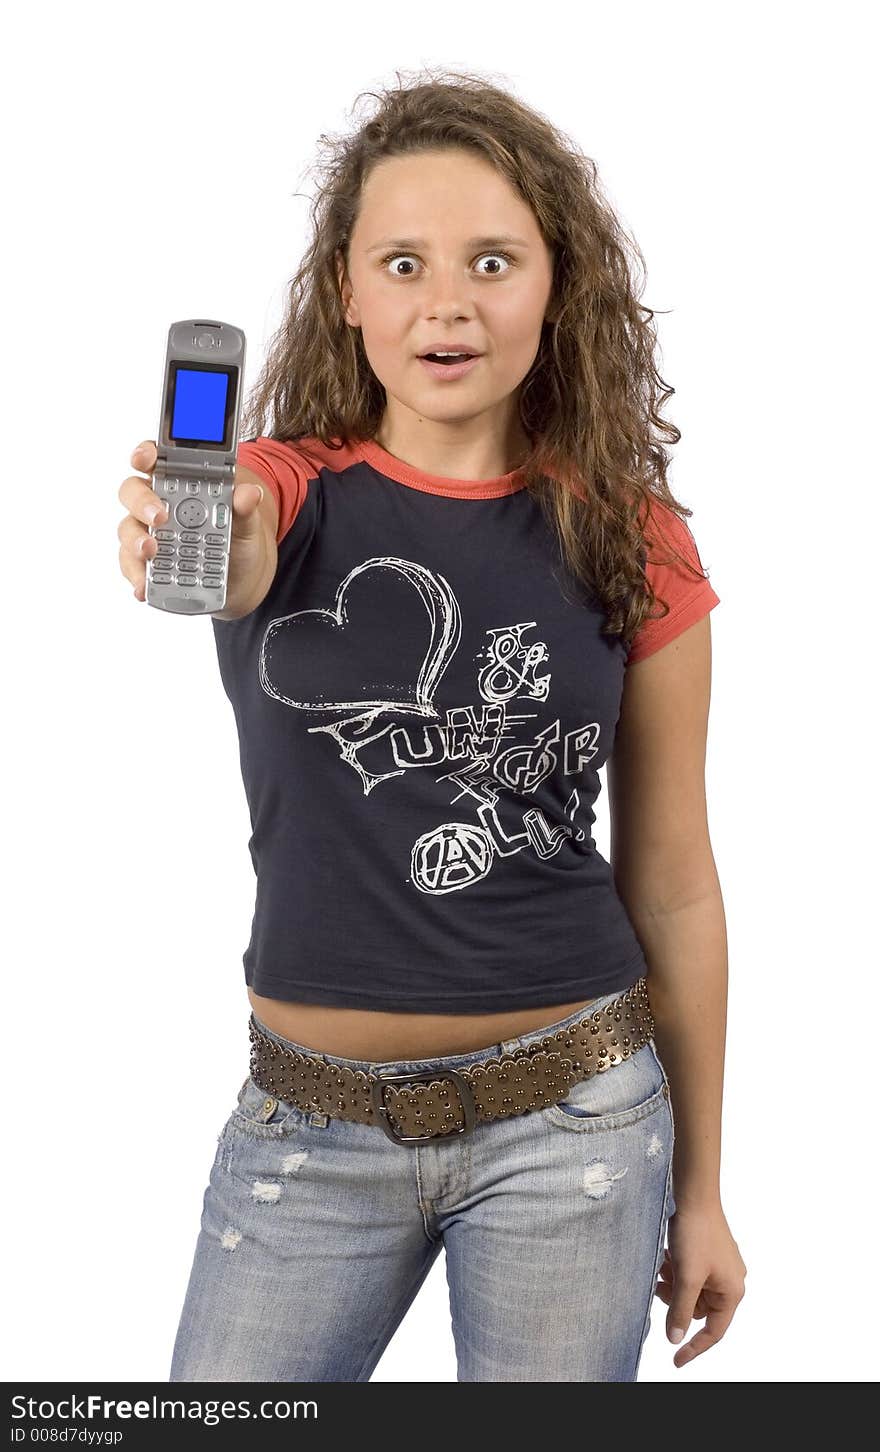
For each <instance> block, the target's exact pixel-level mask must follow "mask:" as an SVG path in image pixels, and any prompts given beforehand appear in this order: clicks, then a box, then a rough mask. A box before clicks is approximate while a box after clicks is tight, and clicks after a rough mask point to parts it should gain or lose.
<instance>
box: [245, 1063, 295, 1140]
mask: <svg viewBox="0 0 880 1452" xmlns="http://www.w3.org/2000/svg"><path fill="white" fill-rule="evenodd" d="M302 1120H303V1112H302V1110H301V1109H300V1108H298V1106H297V1105H296V1104H294V1103H292V1101H291V1100H289V1099H279V1098H278V1095H277V1094H270V1093H268V1092H267V1091H266V1090H265V1089H261V1088H260V1085H259V1084H256V1083H255V1082H254V1080H253V1079H252V1078H251V1077H250V1075H248V1077H247V1078H246V1079H245V1081H244V1083H243V1084H242V1086H241V1088H240V1089H239V1091H238V1099H237V1102H236V1106H235V1108H234V1109H233V1111H232V1114H231V1115H230V1117H229V1123H228V1128H229V1129H230V1130H234V1131H238V1132H240V1133H242V1134H247V1135H251V1136H252V1138H254V1139H281V1138H282V1137H283V1136H284V1135H286V1134H291V1133H292V1132H293V1131H294V1130H295V1129H297V1128H298V1127H299V1125H300V1124H301V1123H302Z"/></svg>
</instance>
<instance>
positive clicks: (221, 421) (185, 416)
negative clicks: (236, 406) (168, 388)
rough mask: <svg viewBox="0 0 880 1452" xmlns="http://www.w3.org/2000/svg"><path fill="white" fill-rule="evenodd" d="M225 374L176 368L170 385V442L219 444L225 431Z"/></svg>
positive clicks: (227, 387) (227, 381) (226, 377)
mask: <svg viewBox="0 0 880 1452" xmlns="http://www.w3.org/2000/svg"><path fill="white" fill-rule="evenodd" d="M228 393H229V374H228V373H217V372H213V371H212V372H210V373H206V372H203V371H202V370H201V369H199V368H178V369H177V373H176V377H175V383H174V415H173V417H172V420H171V437H172V438H173V439H178V440H180V439H199V440H200V441H203V442H205V443H211V444H222V442H223V435H224V432H225V428H226V399H227V395H228Z"/></svg>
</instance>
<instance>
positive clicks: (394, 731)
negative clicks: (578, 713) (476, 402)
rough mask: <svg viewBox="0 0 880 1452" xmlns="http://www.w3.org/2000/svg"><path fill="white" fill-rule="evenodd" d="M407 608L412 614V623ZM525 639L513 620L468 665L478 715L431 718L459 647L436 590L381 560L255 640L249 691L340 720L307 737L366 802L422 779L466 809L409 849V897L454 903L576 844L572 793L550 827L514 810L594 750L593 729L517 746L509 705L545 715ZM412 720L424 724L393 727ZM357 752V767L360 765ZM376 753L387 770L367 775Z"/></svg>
mask: <svg viewBox="0 0 880 1452" xmlns="http://www.w3.org/2000/svg"><path fill="white" fill-rule="evenodd" d="M414 601H416V602H418V603H419V605H420V607H421V608H420V610H416V611H415V612H414V611H413V602H414ZM536 628H537V622H536V621H519V622H517V623H515V624H512V625H507V626H503V627H497V628H491V629H489V630H487V631H486V636H487V642H486V646H485V648H484V649H483V650H482V651H481V652H480V653H479V654H478V655H477V657H476V662H477V667H478V669H477V680H476V685H477V690H478V692H479V695H480V697H481V702H480V704H479V705H465V706H455V707H449V708H447V709H446V710H445V711H444V712H443V713H442V714H441V712H440V711H438V709H437V707H436V705H435V702H434V697H435V693H436V691H437V687H438V684H439V682H440V681H441V679H442V677H443V675H444V673H445V671H446V670H447V668H448V666H449V663H450V661H451V660H452V659H453V657H454V655H455V652H456V650H457V648H458V645H459V642H460V640H461V611H460V609H459V605H458V601H457V599H456V597H455V593H454V591H453V590H452V587H451V586H450V584H449V582H448V581H447V580H445V579H444V578H443V576H442V575H440V574H438V573H436V572H434V571H431V570H429V569H427V568H426V567H425V566H423V565H419V564H416V563H414V562H413V561H411V560H403V559H398V558H396V557H394V556H376V557H373V558H371V559H368V560H364V561H363V563H362V564H360V565H358V566H356V567H355V568H354V569H353V570H351V571H350V572H349V573H348V575H346V577H345V579H344V580H343V581H342V583H341V584H340V585H339V587H338V589H337V592H336V601H335V605H334V606H333V608H332V609H319V610H299V611H295V612H293V613H292V614H290V615H283V616H280V617H278V618H277V619H274V620H272V621H270V622H269V624H268V626H267V627H266V630H265V633H264V636H263V641H262V645H261V649H260V658H259V679H260V685H261V687H262V689H263V690H264V691H265V692H266V694H267V695H268V696H271V697H272V699H274V700H276V701H279V702H281V703H283V704H284V705H286V706H289V707H292V708H293V709H295V710H301V711H310V712H315V711H323V712H335V713H339V712H349V713H353V714H348V715H345V716H343V717H342V718H341V719H335V720H333V721H329V722H326V723H322V724H320V725H317V726H310V727H308V728H307V730H308V732H309V734H316V733H324V734H327V735H328V736H330V737H331V739H332V740H333V741H334V742H335V743H336V747H337V749H338V752H339V757H340V760H341V761H342V762H344V763H345V764H346V765H347V766H349V767H351V768H352V769H353V770H354V771H355V772H356V773H357V775H358V777H359V779H360V781H361V785H362V788H363V793H364V796H365V797H369V795H370V793H371V792H373V791H374V790H375V789H376V787H377V786H379V785H380V783H382V782H385V781H388V780H390V779H391V778H392V777H398V776H403V775H405V773H406V772H407V771H410V770H414V769H425V768H427V769H429V770H433V771H434V772H436V773H437V774H436V776H435V778H434V779H435V781H436V782H437V783H438V785H441V786H442V785H443V784H444V783H447V782H449V783H451V784H452V785H453V787H454V789H455V791H454V795H452V796H451V797H450V800H451V801H452V802H460V801H462V800H466V801H468V802H469V803H470V806H471V809H472V810H473V812H474V814H475V816H476V819H477V820H475V821H455V822H444V823H441V824H440V825H438V826H435V827H433V828H431V829H430V830H429V831H427V832H424V833H423V834H422V835H421V836H420V837H419V838H418V839H417V841H416V842H415V843H414V844H413V847H412V852H411V861H410V879H409V880H410V882H411V883H412V884H413V885H414V886H415V887H416V888H418V890H419V891H420V892H426V893H431V894H438V893H449V892H458V891H461V890H462V889H463V888H466V887H469V886H472V885H473V884H474V883H476V882H479V881H480V880H481V879H482V878H484V877H486V875H487V874H488V873H489V872H490V871H491V869H492V867H493V865H494V863H495V862H496V861H497V860H499V859H504V858H506V857H510V856H512V855H513V854H515V853H517V852H522V851H524V850H526V849H529V850H531V851H533V852H535V853H536V854H537V855H538V856H539V857H542V858H548V857H552V856H554V855H555V854H556V853H557V852H559V851H560V849H561V848H562V847H563V845H564V844H565V843H566V842H567V841H570V840H574V841H576V842H582V841H583V840H584V839H585V837H586V835H587V834H586V833H585V832H584V831H583V829H582V828H580V827H577V826H576V825H575V822H574V818H575V813H576V811H577V808H578V805H579V803H580V797H579V794H578V792H577V790H576V789H573V790H572V792H571V794H570V796H569V798H568V801H567V803H566V806H565V815H566V817H567V818H568V819H569V820H567V821H562V822H560V821H556V822H551V821H549V820H548V818H547V817H546V815H545V813H544V812H543V811H542V809H541V808H540V807H538V806H536V805H534V804H532V805H527V809H526V810H525V811H523V810H522V805H521V803H522V799H523V798H528V796H530V795H532V794H533V793H534V792H536V791H537V789H538V788H539V787H540V785H541V783H542V782H544V781H545V780H546V779H547V778H548V777H550V776H552V775H553V774H554V773H561V774H563V775H579V774H580V773H581V772H583V770H584V769H585V767H586V766H587V764H588V762H589V761H590V760H591V759H592V758H593V757H594V756H595V754H596V752H597V751H598V749H599V732H600V728H599V724H598V723H597V722H595V721H594V722H588V723H587V724H586V725H582V726H578V727H576V728H575V729H573V730H571V731H568V732H566V733H565V734H563V733H562V729H561V723H560V721H559V720H558V719H557V720H555V721H553V722H551V723H550V724H549V725H546V726H544V727H542V728H541V729H540V730H535V729H534V728H532V729H531V730H530V732H529V735H527V736H526V737H525V739H523V734H522V732H523V723H528V722H529V721H530V720H532V719H533V718H534V716H535V713H534V712H524V713H517V712H515V711H514V710H512V709H511V703H512V702H513V701H514V700H515V699H517V698H519V699H520V700H526V701H532V702H546V701H547V700H548V699H549V694H550V683H551V676H550V672H549V670H548V671H547V672H546V673H545V674H542V675H538V674H537V668H538V667H539V666H540V665H544V664H546V663H549V658H550V652H549V649H548V647H547V644H546V643H545V642H544V641H542V640H531V641H529V640H526V639H524V637H525V635H526V633H527V632H528V631H530V630H534V629H536ZM413 715H415V716H421V717H422V718H424V719H423V720H422V721H421V722H419V721H415V722H413V721H411V720H405V719H401V718H404V717H407V716H410V717H411V716H413ZM381 718H385V719H381ZM526 730H529V728H528V727H527V726H526ZM368 748H369V760H370V763H371V765H370V767H369V768H367V766H366V765H365V762H364V760H363V759H362V758H363V756H364V755H365V754H366V752H367V749H368ZM383 754H384V757H385V762H384V765H385V767H386V768H387V769H384V770H382V769H379V770H377V758H378V766H379V767H381V766H382V765H383V763H382V760H381V757H382V755H383ZM441 767H446V768H447V770H444V771H440V770H438V769H439V768H441ZM449 768H451V769H449ZM511 801H513V802H514V803H517V802H518V803H520V805H519V808H518V812H517V816H518V821H519V825H518V826H511V825H510V823H509V821H508V823H507V824H505V822H502V817H501V812H500V807H501V806H502V805H504V806H505V815H506V816H507V818H508V819H509V814H510V805H511Z"/></svg>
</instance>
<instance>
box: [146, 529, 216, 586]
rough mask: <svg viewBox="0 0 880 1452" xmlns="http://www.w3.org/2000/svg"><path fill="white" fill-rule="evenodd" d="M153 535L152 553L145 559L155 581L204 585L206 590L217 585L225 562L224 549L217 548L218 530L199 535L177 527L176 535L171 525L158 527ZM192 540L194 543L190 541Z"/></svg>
mask: <svg viewBox="0 0 880 1452" xmlns="http://www.w3.org/2000/svg"><path fill="white" fill-rule="evenodd" d="M154 538H155V540H156V554H155V555H154V557H153V559H152V560H148V561H147V568H148V569H149V571H150V578H151V580H153V581H154V582H155V583H156V584H157V585H196V586H198V585H204V586H205V587H206V588H207V589H209V590H219V589H220V587H221V586H222V584H223V574H224V569H225V565H226V551H225V549H218V548H217V546H218V544H222V543H223V542H224V536H223V535H222V534H220V535H217V534H207V535H204V536H203V535H199V534H195V533H194V532H193V531H192V530H181V531H180V534H179V535H178V534H177V533H176V532H175V531H174V530H173V529H158V530H156V531H155V533H154ZM196 540H198V541H199V543H198V544H196V543H194V542H193V541H196ZM209 540H210V541H211V545H210V546H209V545H208V541H209ZM184 541H186V543H184ZM202 546H204V547H203V548H202Z"/></svg>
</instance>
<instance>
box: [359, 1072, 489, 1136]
mask: <svg viewBox="0 0 880 1452" xmlns="http://www.w3.org/2000/svg"><path fill="white" fill-rule="evenodd" d="M435 1079H452V1080H453V1081H454V1083H455V1087H456V1088H457V1090H458V1094H459V1098H460V1099H461V1107H462V1109H463V1110H464V1124H463V1125H462V1127H461V1129H447V1130H445V1131H444V1132H442V1133H437V1134H398V1133H397V1130H396V1129H395V1128H394V1126H393V1125H392V1124H391V1123H390V1121H389V1119H388V1110H387V1108H386V1106H385V1085H386V1084H400V1083H408V1084H425V1083H431V1082H432V1081H433V1080H435ZM370 1094H371V1098H372V1103H373V1110H374V1112H375V1115H376V1118H377V1121H378V1123H379V1124H381V1126H382V1128H383V1129H384V1131H385V1133H386V1134H387V1136H388V1138H389V1139H391V1140H393V1141H394V1143H395V1144H430V1143H431V1142H432V1141H433V1140H435V1139H451V1138H453V1137H454V1136H456V1135H465V1134H470V1133H471V1131H472V1130H473V1129H474V1127H475V1125H476V1123H477V1106H476V1104H475V1102H474V1096H473V1093H472V1091H471V1086H470V1084H469V1083H468V1081H467V1079H465V1077H464V1075H463V1074H460V1073H459V1072H458V1070H457V1069H425V1070H421V1071H419V1072H418V1073H414V1074H383V1073H382V1072H381V1071H380V1072H379V1073H378V1074H376V1076H375V1079H374V1082H373V1084H372V1086H371V1090H370Z"/></svg>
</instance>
